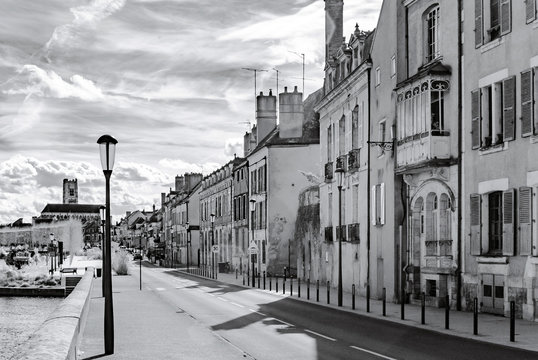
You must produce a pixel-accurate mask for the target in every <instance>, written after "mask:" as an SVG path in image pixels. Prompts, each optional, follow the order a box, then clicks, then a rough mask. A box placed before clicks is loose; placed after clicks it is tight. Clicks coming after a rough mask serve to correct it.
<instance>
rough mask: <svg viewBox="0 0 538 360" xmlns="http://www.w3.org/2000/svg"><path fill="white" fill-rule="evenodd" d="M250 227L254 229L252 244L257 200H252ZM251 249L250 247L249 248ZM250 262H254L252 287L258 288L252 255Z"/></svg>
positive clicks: (250, 202)
mask: <svg viewBox="0 0 538 360" xmlns="http://www.w3.org/2000/svg"><path fill="white" fill-rule="evenodd" d="M249 205H250V227H251V228H252V243H254V210H255V209H256V200H254V199H250V200H249ZM249 247H250V246H249ZM250 261H251V262H252V287H256V271H255V269H254V267H255V261H254V254H250Z"/></svg>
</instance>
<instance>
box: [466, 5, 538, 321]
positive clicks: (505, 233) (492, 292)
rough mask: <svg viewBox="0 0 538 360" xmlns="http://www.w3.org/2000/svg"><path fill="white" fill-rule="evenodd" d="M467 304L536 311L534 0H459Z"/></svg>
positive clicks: (537, 69) (537, 63)
mask: <svg viewBox="0 0 538 360" xmlns="http://www.w3.org/2000/svg"><path fill="white" fill-rule="evenodd" d="M463 3H464V4H463V10H464V15H465V19H466V21H465V22H464V25H463V26H464V27H463V35H464V38H465V42H464V43H463V45H462V46H463V53H464V55H465V57H464V62H463V68H464V74H463V75H464V78H465V82H464V87H463V91H462V100H463V131H462V134H463V139H462V140H463V141H464V155H465V156H464V167H463V173H464V175H465V176H464V190H465V193H464V197H463V201H464V207H463V208H464V215H463V217H462V224H463V230H462V233H463V237H464V239H465V247H464V254H465V256H464V257H463V259H462V269H463V283H464V285H463V306H464V307H466V308H467V309H469V308H470V307H471V306H472V300H473V298H474V297H478V301H479V305H480V311H483V312H489V313H498V314H505V315H507V314H508V313H509V306H510V301H512V300H513V301H515V302H516V315H517V316H518V317H523V318H525V319H529V320H533V319H535V318H536V316H537V314H538V305H537V304H538V301H537V300H538V287H537V285H536V279H537V273H538V259H537V257H536V256H538V250H537V249H538V247H537V244H538V227H537V226H536V225H535V224H536V219H537V214H538V207H537V201H536V193H537V191H536V188H537V186H538V158H537V157H536V153H537V151H538V145H536V143H537V139H538V136H537V133H538V125H537V124H538V112H537V111H538V110H537V106H536V100H537V98H538V90H537V89H538V36H537V29H538V20H537V15H536V1H535V0H527V1H509V0H505V1H490V0H484V1H478V0H476V1H465V2H463Z"/></svg>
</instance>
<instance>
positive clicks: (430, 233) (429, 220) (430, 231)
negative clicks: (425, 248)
mask: <svg viewBox="0 0 538 360" xmlns="http://www.w3.org/2000/svg"><path fill="white" fill-rule="evenodd" d="M432 209H433V207H432V205H430V204H428V201H426V224H425V226H426V229H425V230H426V241H432V240H435V237H434V232H435V230H436V229H435V228H434V225H433V211H432Z"/></svg>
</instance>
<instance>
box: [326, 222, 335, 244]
mask: <svg viewBox="0 0 538 360" xmlns="http://www.w3.org/2000/svg"><path fill="white" fill-rule="evenodd" d="M325 241H327V242H329V241H333V227H332V226H327V227H326V228H325Z"/></svg>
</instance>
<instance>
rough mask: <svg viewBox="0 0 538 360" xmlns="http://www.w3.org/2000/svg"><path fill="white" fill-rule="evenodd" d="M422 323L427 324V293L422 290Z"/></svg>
mask: <svg viewBox="0 0 538 360" xmlns="http://www.w3.org/2000/svg"><path fill="white" fill-rule="evenodd" d="M420 323H421V324H422V325H424V324H426V293H425V292H424V291H423V292H422V298H421V299H420Z"/></svg>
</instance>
